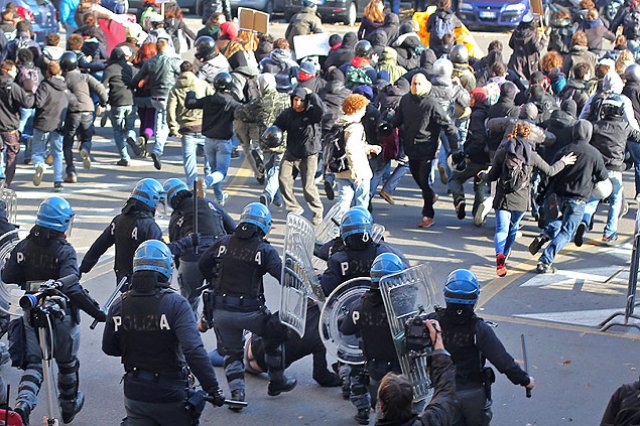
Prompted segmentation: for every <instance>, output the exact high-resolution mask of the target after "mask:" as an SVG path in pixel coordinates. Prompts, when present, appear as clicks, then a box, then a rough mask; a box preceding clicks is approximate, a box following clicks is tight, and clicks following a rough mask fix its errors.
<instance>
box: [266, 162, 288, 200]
mask: <svg viewBox="0 0 640 426" xmlns="http://www.w3.org/2000/svg"><path fill="white" fill-rule="evenodd" d="M263 155H264V178H265V179H264V191H263V192H262V195H264V196H265V197H267V199H268V200H269V202H276V203H277V204H281V203H282V195H280V181H279V179H278V176H280V163H281V162H282V157H284V153H278V152H269V151H263Z"/></svg>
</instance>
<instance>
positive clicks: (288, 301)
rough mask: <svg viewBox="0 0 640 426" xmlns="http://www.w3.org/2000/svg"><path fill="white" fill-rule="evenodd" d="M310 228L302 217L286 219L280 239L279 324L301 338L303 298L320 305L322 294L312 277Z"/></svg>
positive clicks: (304, 312) (304, 307) (304, 315)
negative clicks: (282, 238)
mask: <svg viewBox="0 0 640 426" xmlns="http://www.w3.org/2000/svg"><path fill="white" fill-rule="evenodd" d="M314 242H315V236H314V233H313V225H312V224H311V222H309V221H308V220H307V219H305V218H303V217H302V216H298V215H296V214H293V213H289V214H288V215H287V228H286V232H285V238H284V262H282V275H281V280H280V283H281V288H282V297H281V298H280V321H281V322H282V323H283V324H285V325H286V326H287V327H289V328H291V329H292V330H294V331H295V332H296V333H298V335H299V336H300V337H302V336H303V335H304V328H305V323H306V320H307V297H309V298H311V299H313V300H315V301H317V302H323V301H324V292H323V291H322V287H321V286H320V281H319V280H318V277H317V276H316V274H315V271H314V268H313V263H312V261H311V259H312V258H313V244H314Z"/></svg>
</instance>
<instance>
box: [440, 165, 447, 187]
mask: <svg viewBox="0 0 640 426" xmlns="http://www.w3.org/2000/svg"><path fill="white" fill-rule="evenodd" d="M438 173H439V174H440V182H442V183H443V184H445V185H446V184H447V181H448V180H449V177H448V176H447V168H446V167H445V166H444V164H440V165H439V166H438Z"/></svg>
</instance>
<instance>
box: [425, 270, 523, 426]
mask: <svg viewBox="0 0 640 426" xmlns="http://www.w3.org/2000/svg"><path fill="white" fill-rule="evenodd" d="M479 295H480V286H479V284H478V279H477V278H476V276H475V274H474V273H473V272H471V271H469V270H467V269H457V270H455V271H453V272H451V273H450V274H449V277H448V278H447V283H446V285H445V287H444V299H445V302H446V304H447V306H446V308H445V309H441V310H438V311H436V312H434V313H433V314H430V317H431V318H434V319H437V320H438V321H439V322H440V325H441V327H442V337H443V340H444V346H445V349H446V350H447V351H449V352H450V353H451V358H452V359H453V363H454V364H455V366H456V396H457V398H458V400H459V401H460V405H461V407H462V412H463V416H464V418H465V424H466V425H467V426H476V425H477V426H486V425H488V424H489V423H490V421H491V417H492V413H491V403H492V401H491V384H492V383H493V382H494V381H495V375H494V373H493V370H492V369H491V367H486V366H485V363H486V361H487V360H489V362H491V364H493V365H494V366H495V367H496V368H497V369H498V371H500V372H501V373H503V374H506V375H507V377H508V378H509V380H511V382H512V383H513V384H516V385H521V386H525V387H527V388H528V389H533V387H534V384H535V382H534V380H533V377H530V376H529V375H528V374H527V373H526V372H525V371H523V370H522V368H520V366H519V365H518V364H517V363H516V362H515V361H514V360H513V357H512V356H511V355H509V353H508V352H507V350H506V349H505V348H504V346H503V345H502V342H500V339H498V337H497V336H496V334H495V333H494V331H493V329H492V328H491V327H490V326H489V325H488V324H487V323H485V322H484V321H483V320H482V318H479V317H477V316H476V314H475V312H474V308H475V305H476V303H477V301H478V296H479Z"/></svg>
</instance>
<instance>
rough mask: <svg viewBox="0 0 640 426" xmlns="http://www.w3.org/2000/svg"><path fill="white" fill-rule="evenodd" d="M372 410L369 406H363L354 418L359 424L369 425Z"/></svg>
mask: <svg viewBox="0 0 640 426" xmlns="http://www.w3.org/2000/svg"><path fill="white" fill-rule="evenodd" d="M370 412H371V410H370V409H368V408H361V409H359V410H358V413H357V414H356V415H355V416H353V418H354V420H355V421H356V422H357V423H358V424H359V425H368V424H369V413H370Z"/></svg>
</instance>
